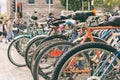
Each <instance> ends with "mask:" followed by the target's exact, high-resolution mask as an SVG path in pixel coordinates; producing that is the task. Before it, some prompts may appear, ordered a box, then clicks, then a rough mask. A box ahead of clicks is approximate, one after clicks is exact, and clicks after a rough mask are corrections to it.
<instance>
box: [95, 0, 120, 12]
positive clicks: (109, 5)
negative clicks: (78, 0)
mask: <svg viewBox="0 0 120 80" xmlns="http://www.w3.org/2000/svg"><path fill="white" fill-rule="evenodd" d="M94 3H95V5H94V6H95V7H97V8H99V7H101V8H102V9H103V10H105V11H111V10H113V9H114V8H115V7H116V6H118V7H119V5H120V1H119V0H94Z"/></svg>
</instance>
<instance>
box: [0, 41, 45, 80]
mask: <svg viewBox="0 0 120 80" xmlns="http://www.w3.org/2000/svg"><path fill="white" fill-rule="evenodd" d="M8 46H9V43H8V44H5V42H4V41H3V42H0V72H1V73H0V80H33V78H32V75H31V72H30V70H29V69H28V68H27V67H16V66H14V65H13V64H12V63H10V61H9V60H8V57H7V48H8ZM40 80H44V79H42V78H41V79H40Z"/></svg>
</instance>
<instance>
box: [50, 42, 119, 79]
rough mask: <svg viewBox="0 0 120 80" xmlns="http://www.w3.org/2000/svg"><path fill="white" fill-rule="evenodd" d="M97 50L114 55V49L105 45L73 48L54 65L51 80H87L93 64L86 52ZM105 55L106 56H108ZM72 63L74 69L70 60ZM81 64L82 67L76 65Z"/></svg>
mask: <svg viewBox="0 0 120 80" xmlns="http://www.w3.org/2000/svg"><path fill="white" fill-rule="evenodd" d="M94 50H98V51H99V53H104V54H106V53H108V54H112V53H116V52H117V51H116V49H114V48H113V47H111V46H109V45H106V44H104V43H98V42H94V43H85V44H81V45H77V46H75V47H73V48H72V49H71V50H70V51H68V52H66V54H63V56H62V57H61V58H60V59H59V61H58V62H57V64H56V67H55V69H54V71H53V75H52V78H51V80H87V78H88V77H89V76H91V74H93V64H92V62H91V56H89V57H90V58H89V57H88V56H86V55H88V52H90V51H94ZM108 54H107V55H108ZM74 58H75V59H76V60H75V61H74V60H73V61H74V65H73V66H74V68H71V65H72V63H70V61H72V59H74ZM81 62H82V64H83V66H81V65H79V66H76V64H78V63H79V64H81Z"/></svg>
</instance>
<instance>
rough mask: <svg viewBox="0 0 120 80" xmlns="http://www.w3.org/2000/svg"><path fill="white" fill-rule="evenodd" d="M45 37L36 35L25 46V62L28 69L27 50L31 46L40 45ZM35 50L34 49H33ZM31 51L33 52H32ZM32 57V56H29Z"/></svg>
mask: <svg viewBox="0 0 120 80" xmlns="http://www.w3.org/2000/svg"><path fill="white" fill-rule="evenodd" d="M46 37H47V35H42V36H41V35H38V36H35V37H33V38H32V39H31V40H30V41H29V42H28V44H27V47H26V50H25V62H26V65H27V67H28V68H30V64H29V50H30V48H31V46H32V45H33V44H35V43H38V44H39V43H40V42H41V41H42V40H43V39H45V38H46ZM34 50H35V49H34ZM34 50H33V51H34ZM31 56H32V55H31Z"/></svg>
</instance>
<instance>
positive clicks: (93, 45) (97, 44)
mask: <svg viewBox="0 0 120 80" xmlns="http://www.w3.org/2000/svg"><path fill="white" fill-rule="evenodd" d="M91 48H99V49H103V50H107V51H110V52H113V53H116V52H117V50H116V49H114V48H113V47H111V46H110V45H107V44H104V43H100V42H94V43H85V44H80V45H77V46H75V47H73V48H72V49H71V50H70V51H67V52H66V54H63V56H62V57H61V59H59V60H58V62H57V64H56V67H55V70H54V71H53V76H52V78H51V79H50V80H59V79H58V77H60V72H62V69H63V67H64V66H65V64H66V62H67V60H69V59H70V58H71V57H73V56H74V55H76V53H77V52H80V51H81V52H82V51H85V50H86V49H91ZM90 64H91V63H90Z"/></svg>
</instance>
